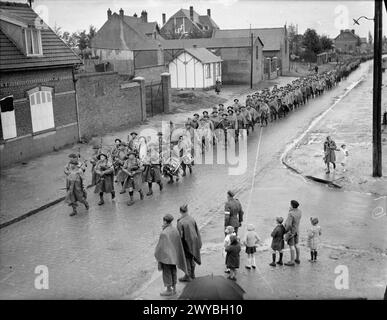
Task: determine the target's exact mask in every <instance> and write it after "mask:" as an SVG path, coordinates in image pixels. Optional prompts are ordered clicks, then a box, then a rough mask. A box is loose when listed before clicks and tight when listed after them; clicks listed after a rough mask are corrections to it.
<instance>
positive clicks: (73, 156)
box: [64, 153, 87, 176]
mask: <svg viewBox="0 0 387 320" xmlns="http://www.w3.org/2000/svg"><path fill="white" fill-rule="evenodd" d="M69 158H70V160H69V162H68V163H67V164H66V165H65V167H64V173H65V175H66V176H67V175H68V174H70V171H71V170H70V167H71V164H70V163H71V162H74V161H73V160H75V161H76V162H77V167H78V168H79V169H81V170H82V171H83V172H85V171H86V167H87V164H86V161H85V162H81V161H79V155H77V154H75V153H70V154H69Z"/></svg>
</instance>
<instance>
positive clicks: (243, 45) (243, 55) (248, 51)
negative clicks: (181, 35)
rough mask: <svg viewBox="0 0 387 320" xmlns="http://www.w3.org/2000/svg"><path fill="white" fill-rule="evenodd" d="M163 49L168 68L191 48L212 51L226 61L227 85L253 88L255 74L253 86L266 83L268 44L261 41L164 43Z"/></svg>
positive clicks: (207, 40) (242, 38)
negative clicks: (264, 57) (264, 80)
mask: <svg viewBox="0 0 387 320" xmlns="http://www.w3.org/2000/svg"><path fill="white" fill-rule="evenodd" d="M161 45H162V48H163V50H164V54H165V61H166V63H167V64H168V63H169V62H170V61H172V60H174V59H175V58H176V57H177V56H178V55H179V54H180V53H181V52H182V51H183V50H184V49H187V48H206V49H208V50H210V51H211V52H212V53H213V54H215V55H216V56H218V57H220V58H221V59H222V65H221V67H222V69H221V75H222V83H224V84H249V83H250V76H251V71H252V72H253V84H257V83H258V82H260V81H261V80H263V79H264V70H263V69H264V60H263V53H262V52H263V51H262V50H263V48H264V46H263V45H264V44H263V43H262V41H261V39H260V38H259V37H253V44H252V43H251V38H250V37H240V38H224V39H222V38H201V39H181V40H163V41H162V42H161ZM251 63H252V64H253V65H251Z"/></svg>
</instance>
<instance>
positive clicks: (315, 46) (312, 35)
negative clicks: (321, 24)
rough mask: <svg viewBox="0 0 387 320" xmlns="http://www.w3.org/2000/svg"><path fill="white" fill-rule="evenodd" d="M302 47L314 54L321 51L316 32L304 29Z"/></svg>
mask: <svg viewBox="0 0 387 320" xmlns="http://www.w3.org/2000/svg"><path fill="white" fill-rule="evenodd" d="M303 45H304V46H305V48H306V50H308V51H311V52H313V53H315V54H317V53H319V52H320V51H321V43H320V37H319V36H318V34H317V32H316V30H314V29H309V28H308V29H306V31H305V33H304V37H303Z"/></svg>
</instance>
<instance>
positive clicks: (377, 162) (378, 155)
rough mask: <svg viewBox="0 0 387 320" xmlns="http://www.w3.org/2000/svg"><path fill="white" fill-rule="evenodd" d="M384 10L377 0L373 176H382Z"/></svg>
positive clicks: (375, 20) (380, 2)
mask: <svg viewBox="0 0 387 320" xmlns="http://www.w3.org/2000/svg"><path fill="white" fill-rule="evenodd" d="M382 10H383V2H382V1H379V0H375V19H374V79H373V112H372V149H373V150H372V151H373V152H372V167H373V170H372V176H373V177H381V176H382V133H381V132H382V124H381V118H382Z"/></svg>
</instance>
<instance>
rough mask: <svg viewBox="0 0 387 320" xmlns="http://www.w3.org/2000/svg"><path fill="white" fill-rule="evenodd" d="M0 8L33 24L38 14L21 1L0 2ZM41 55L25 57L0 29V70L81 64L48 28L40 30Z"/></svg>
mask: <svg viewBox="0 0 387 320" xmlns="http://www.w3.org/2000/svg"><path fill="white" fill-rule="evenodd" d="M0 9H1V10H4V11H5V12H7V13H9V14H10V15H12V16H17V17H19V18H20V19H21V20H22V21H26V22H28V24H34V21H35V19H36V18H37V17H38V15H37V14H36V13H35V12H34V11H33V10H32V9H31V8H30V7H29V6H28V5H27V4H23V3H12V2H0ZM41 35H42V47H43V56H42V57H27V56H25V55H24V54H23V53H22V52H20V51H19V49H17V47H16V46H15V45H14V44H13V42H12V41H11V40H10V39H9V38H8V37H7V36H6V35H5V34H4V33H3V32H2V31H1V30H0V70H2V71H5V70H15V69H28V68H41V67H51V66H71V65H75V64H81V63H82V61H81V59H80V58H79V57H78V56H77V55H76V54H75V53H74V52H73V51H72V50H71V49H70V48H69V47H68V46H67V45H66V44H65V43H64V42H63V41H62V40H61V39H60V38H59V37H58V36H57V35H56V34H55V32H54V31H52V30H51V29H50V28H48V29H43V30H41Z"/></svg>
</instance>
